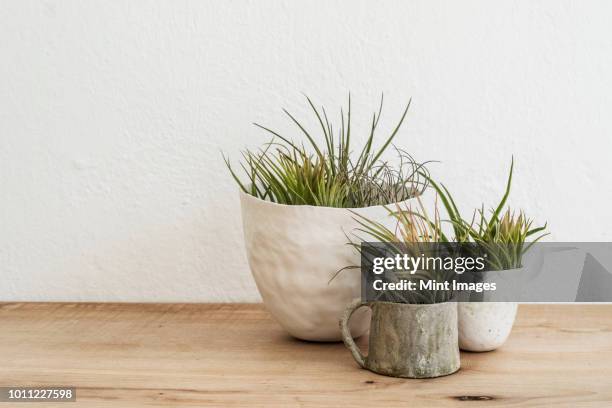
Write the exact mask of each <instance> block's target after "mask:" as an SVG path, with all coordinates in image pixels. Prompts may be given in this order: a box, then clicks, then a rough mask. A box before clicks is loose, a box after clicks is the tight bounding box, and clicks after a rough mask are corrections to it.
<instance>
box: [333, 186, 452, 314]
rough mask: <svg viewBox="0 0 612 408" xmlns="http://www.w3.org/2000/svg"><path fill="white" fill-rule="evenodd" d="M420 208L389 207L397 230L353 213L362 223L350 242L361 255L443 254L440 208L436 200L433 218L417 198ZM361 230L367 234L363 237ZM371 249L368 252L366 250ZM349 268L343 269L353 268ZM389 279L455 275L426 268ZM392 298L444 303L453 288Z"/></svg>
mask: <svg viewBox="0 0 612 408" xmlns="http://www.w3.org/2000/svg"><path fill="white" fill-rule="evenodd" d="M416 202H417V204H418V205H417V207H416V208H413V206H412V204H405V205H404V206H402V205H400V204H396V205H395V208H390V207H388V206H386V207H385V208H387V211H388V212H389V215H390V216H391V217H392V218H393V219H394V220H395V224H396V227H395V229H394V230H391V229H389V228H387V227H386V226H385V225H383V224H381V223H379V222H376V221H373V220H370V219H369V218H366V217H364V216H363V215H360V214H358V213H356V212H353V215H354V217H353V218H354V220H355V221H356V222H357V223H358V224H359V227H358V228H356V229H355V231H357V232H353V233H352V235H353V237H354V238H355V240H353V239H351V238H350V237H349V245H351V246H352V247H353V248H355V249H356V250H357V251H358V252H359V253H360V254H361V255H362V257H364V256H365V257H371V258H374V257H379V256H382V257H386V256H389V255H390V256H392V257H393V256H395V255H396V254H409V255H410V256H412V257H420V256H422V255H423V254H428V256H432V257H435V256H438V255H439V254H441V253H444V252H445V250H446V246H445V245H442V243H446V237H445V236H444V234H443V233H442V226H441V221H440V214H439V211H438V205H437V200H436V204H435V210H434V214H433V218H431V217H430V216H429V214H428V212H427V210H426V209H425V206H424V205H423V203H422V201H421V199H420V198H419V197H417V198H416ZM359 233H361V234H365V236H360V235H359ZM368 241H369V242H373V241H376V242H381V243H383V244H384V246H383V247H382V248H381V247H370V246H368V247H365V248H366V249H364V247H363V246H362V242H368ZM364 251H369V252H364ZM351 268H353V267H347V268H344V269H351ZM387 278H389V279H391V278H393V279H396V280H397V281H399V280H401V279H406V280H412V281H414V282H417V284H418V282H419V281H420V280H435V281H437V282H443V281H448V280H450V279H451V278H452V272H449V271H445V270H440V269H423V270H419V271H416V273H414V272H413V273H411V272H408V271H395V272H394V273H393V274H391V275H387ZM386 295H387V297H390V298H391V299H392V300H393V301H396V302H401V303H427V304H429V303H441V302H447V301H449V300H451V299H452V297H453V291H452V290H435V289H432V290H415V291H403V292H395V291H390V292H387V293H386Z"/></svg>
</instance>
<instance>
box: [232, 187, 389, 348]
mask: <svg viewBox="0 0 612 408" xmlns="http://www.w3.org/2000/svg"><path fill="white" fill-rule="evenodd" d="M240 202H241V208H242V222H243V227H244V238H245V245H246V250H247V256H248V260H249V265H250V267H251V272H252V274H253V277H254V278H255V282H256V284H257V288H258V289H259V293H260V294H261V297H262V298H263V301H264V303H265V305H266V307H267V309H268V310H269V311H270V313H271V314H272V315H273V316H274V318H275V319H276V320H277V321H278V322H279V323H280V324H281V326H282V327H283V328H284V329H285V330H286V331H287V332H289V334H291V335H292V336H294V337H297V338H299V339H303V340H312V341H339V340H341V339H342V337H341V333H340V328H339V326H338V322H339V320H340V317H341V316H342V312H343V311H344V309H345V308H346V306H347V305H348V304H349V303H351V301H353V300H354V299H357V298H359V297H360V294H361V284H360V282H361V280H360V271H359V269H350V270H345V271H343V272H341V273H339V274H338V275H337V276H336V277H335V278H334V279H333V280H331V279H332V277H333V276H334V275H335V274H336V272H337V271H338V270H339V269H341V268H344V267H346V266H349V265H359V264H360V258H359V254H358V253H357V252H356V251H355V249H354V248H352V247H351V246H349V245H347V242H348V239H347V236H346V234H348V235H351V233H352V232H353V231H354V228H356V227H358V224H357V222H356V221H355V220H354V219H353V217H354V215H353V214H351V212H350V211H349V210H347V209H343V208H330V207H315V206H309V205H283V204H276V203H272V202H268V201H264V200H261V199H259V198H256V197H254V196H252V195H250V194H246V193H244V192H242V191H241V192H240ZM353 211H356V212H358V213H359V214H361V215H364V216H366V217H368V218H370V219H372V220H376V221H378V222H382V223H384V224H385V225H387V226H388V227H391V228H394V226H395V223H394V222H393V218H392V217H390V216H389V215H388V211H387V210H386V209H385V208H384V207H383V206H374V207H366V208H357V209H353ZM352 239H353V240H354V237H353V238H352ZM330 280H331V282H330ZM368 319H369V311H367V310H366V309H365V308H364V310H359V311H357V312H356V313H355V315H354V316H353V318H352V319H351V333H352V334H353V336H354V337H359V336H361V335H362V334H364V333H365V332H366V331H367V330H368V324H369V322H368Z"/></svg>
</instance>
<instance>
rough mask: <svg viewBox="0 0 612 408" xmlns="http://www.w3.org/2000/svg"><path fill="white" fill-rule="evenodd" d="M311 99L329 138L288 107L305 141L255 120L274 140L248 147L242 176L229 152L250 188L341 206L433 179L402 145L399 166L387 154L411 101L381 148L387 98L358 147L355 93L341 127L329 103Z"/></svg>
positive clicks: (416, 188)
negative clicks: (319, 138) (353, 123)
mask: <svg viewBox="0 0 612 408" xmlns="http://www.w3.org/2000/svg"><path fill="white" fill-rule="evenodd" d="M306 100H307V102H308V105H309V107H310V109H311V111H312V113H313V116H314V118H315V119H316V123H317V124H318V127H320V132H321V133H322V137H323V140H324V142H323V143H318V142H317V138H316V137H315V135H314V134H312V133H311V132H309V131H308V130H307V129H306V126H305V125H303V124H302V123H301V122H300V121H299V120H298V119H296V118H295V116H294V115H292V114H291V113H290V112H288V111H287V110H283V111H284V112H285V114H286V115H287V117H288V118H289V120H290V121H291V122H292V123H293V124H294V125H295V126H296V128H297V130H298V131H299V134H300V135H301V136H303V137H304V138H305V143H299V142H295V141H293V140H292V139H291V138H289V137H286V136H283V135H281V134H279V133H278V132H276V131H274V130H272V129H270V128H268V127H266V126H263V125H260V124H255V125H256V126H257V127H259V128H260V129H263V130H264V131H266V132H268V133H269V134H271V135H272V140H271V141H270V142H269V143H267V144H266V145H264V146H263V147H262V148H260V149H258V150H255V151H251V150H245V151H243V152H242V162H241V163H240V167H241V170H242V173H243V175H242V177H241V176H239V175H238V173H239V172H237V171H235V170H234V168H233V167H232V165H231V163H230V161H229V159H228V158H224V159H225V162H226V165H227V167H228V169H229V171H230V173H231V175H232V177H233V178H234V180H235V181H236V183H238V185H239V186H240V188H241V189H242V190H243V191H244V192H246V193H248V194H251V195H253V196H255V197H258V198H261V199H263V200H268V201H272V202H275V203H280V204H289V205H314V206H325V207H340V208H358V207H367V206H371V205H382V204H389V203H394V202H399V201H403V200H406V199H409V198H412V197H415V196H418V195H420V194H421V193H422V191H423V190H424V189H425V187H426V183H427V181H426V180H427V178H426V177H423V175H427V174H428V173H427V169H426V167H425V163H417V162H416V161H415V160H414V159H413V158H412V157H411V156H410V155H409V154H408V153H407V152H405V151H403V150H401V149H398V148H395V149H394V150H395V153H396V155H397V158H398V159H399V165H397V166H395V167H394V166H392V165H390V164H389V163H388V162H387V161H384V160H383V159H382V157H383V154H384V153H385V152H386V151H387V150H388V149H389V147H390V146H392V141H393V140H394V138H395V137H396V136H397V134H398V132H399V130H400V128H401V126H402V123H403V122H404V119H405V118H406V114H407V113H408V109H409V107H410V102H409V103H408V104H407V105H406V108H405V109H404V111H403V113H402V116H401V118H400V120H399V122H398V123H397V125H396V126H395V128H394V130H393V131H392V132H391V134H390V135H388V136H387V137H385V138H384V139H383V143H382V145H380V146H379V147H378V148H375V147H374V144H375V143H374V140H375V133H376V129H377V127H378V122H379V120H380V117H381V114H382V108H383V98H381V102H380V106H379V108H378V111H377V112H375V113H374V114H373V115H372V121H371V125H370V128H369V129H368V136H367V139H366V142H365V144H364V145H363V146H362V147H361V149H359V150H358V153H355V152H354V151H353V146H352V137H353V135H352V132H353V129H352V128H351V115H352V111H351V99H350V96H349V99H348V109H347V111H346V115H345V113H344V110H341V111H340V116H341V120H340V122H341V124H340V127H339V128H337V130H336V131H334V127H333V124H332V123H331V122H330V120H329V118H328V115H327V112H326V110H325V108H320V109H318V108H317V107H316V106H315V104H314V103H313V102H312V100H311V99H310V98H308V97H306Z"/></svg>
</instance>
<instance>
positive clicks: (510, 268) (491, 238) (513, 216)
mask: <svg viewBox="0 0 612 408" xmlns="http://www.w3.org/2000/svg"><path fill="white" fill-rule="evenodd" d="M513 168H514V160H512V163H511V165H510V174H509V176H508V181H507V183H506V190H505V192H504V195H503V197H502V199H501V201H500V202H499V204H498V205H497V206H496V207H494V208H493V209H491V211H490V214H489V215H487V213H486V212H485V210H484V206H483V207H481V208H480V209H478V210H476V211H474V215H473V217H472V219H471V221H469V222H468V221H466V219H464V218H463V217H462V216H461V214H460V212H459V209H458V208H457V205H456V204H455V201H454V200H453V197H452V195H451V193H450V192H449V190H448V189H447V188H446V187H445V186H444V185H443V184H438V183H436V182H435V181H433V180H431V179H429V182H430V184H431V185H432V186H433V188H434V189H435V190H436V191H437V192H438V194H439V195H440V198H441V201H442V203H443V204H444V207H445V208H446V211H447V213H448V216H449V219H450V222H451V224H452V227H453V230H454V233H455V240H456V241H457V242H460V243H465V242H472V243H474V244H476V247H477V248H478V251H479V252H480V253H484V254H486V257H487V261H486V263H487V268H486V269H487V270H488V271H504V273H521V272H522V268H523V264H522V260H523V256H524V255H525V253H526V252H527V251H528V250H529V248H530V247H531V246H532V245H533V244H534V243H535V242H537V241H538V240H540V239H541V238H542V237H544V236H545V235H547V234H540V233H542V232H543V231H544V230H545V229H546V224H545V225H544V226H541V227H533V220H531V219H529V218H527V216H525V214H524V212H523V211H519V212H518V213H516V212H514V211H512V210H510V209H509V208H505V206H506V201H507V200H508V196H509V195H510V187H511V185H512V172H513ZM538 234H540V235H538ZM528 240H530V241H529V242H528ZM517 309H518V303H517V302H461V303H459V307H458V312H459V347H460V348H461V349H462V350H467V351H490V350H495V349H496V348H498V347H500V346H502V345H503V344H504V343H505V341H506V340H507V338H508V336H509V335H510V332H511V330H512V326H513V325H514V320H515V318H516V312H517Z"/></svg>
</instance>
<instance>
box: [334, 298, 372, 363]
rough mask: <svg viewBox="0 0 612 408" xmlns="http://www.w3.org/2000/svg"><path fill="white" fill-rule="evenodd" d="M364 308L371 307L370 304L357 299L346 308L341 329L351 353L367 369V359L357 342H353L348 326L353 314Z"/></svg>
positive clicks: (341, 320)
mask: <svg viewBox="0 0 612 408" xmlns="http://www.w3.org/2000/svg"><path fill="white" fill-rule="evenodd" d="M362 306H367V307H371V306H370V302H363V301H362V300H361V299H356V300H354V301H353V302H352V303H351V304H350V305H349V306H348V307H347V308H346V310H345V311H344V314H343V315H342V319H340V329H341V330H342V341H343V342H344V344H345V345H346V347H347V348H348V349H349V350H350V351H351V354H352V355H353V358H354V359H355V361H356V362H357V364H359V366H360V367H361V368H365V359H366V358H365V357H364V356H363V353H361V350H359V347H357V344H355V340H353V336H351V329H350V328H349V325H348V323H349V320H350V319H351V316H352V315H353V313H355V311H356V310H357V309H359V308H360V307H362Z"/></svg>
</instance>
